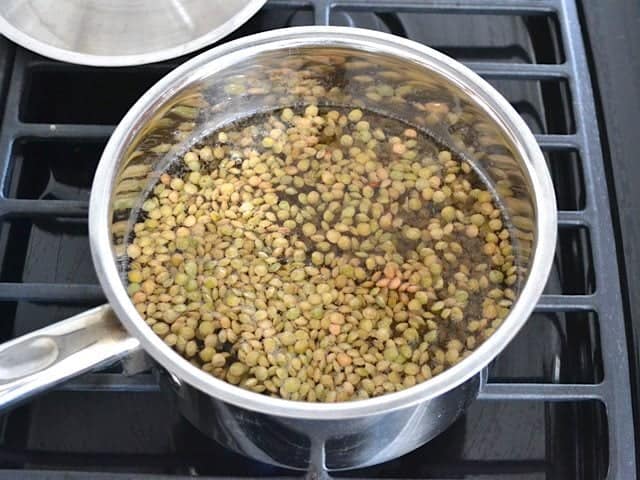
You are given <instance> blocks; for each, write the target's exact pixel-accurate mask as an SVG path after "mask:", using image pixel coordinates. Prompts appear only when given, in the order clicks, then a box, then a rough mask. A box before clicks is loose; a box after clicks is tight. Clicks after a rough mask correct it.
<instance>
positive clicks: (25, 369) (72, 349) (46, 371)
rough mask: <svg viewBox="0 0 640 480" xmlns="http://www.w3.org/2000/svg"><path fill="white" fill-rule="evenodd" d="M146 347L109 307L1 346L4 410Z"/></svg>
mask: <svg viewBox="0 0 640 480" xmlns="http://www.w3.org/2000/svg"><path fill="white" fill-rule="evenodd" d="M139 348H140V343H139V342H138V340H137V339H136V338H134V337H132V336H130V335H129V334H128V333H127V331H126V330H125V329H124V328H123V327H122V325H121V324H120V321H119V320H118V319H117V317H116V316H115V314H114V313H113V310H112V309H111V307H110V306H109V305H102V306H100V307H96V308H93V309H91V310H87V311H86V312H83V313H80V314H78V315H75V316H73V317H70V318H67V319H66V320H62V321H61V322H58V323H55V324H53V325H51V326H49V327H45V328H43V329H41V330H36V331H35V332H31V333H29V334H27V335H24V336H22V337H18V338H16V339H14V340H11V341H9V342H7V343H5V344H2V345H0V411H2V410H6V409H7V408H9V407H11V406H13V405H15V404H17V403H20V402H23V401H25V400H27V399H28V398H30V397H31V396H33V395H35V394H37V393H40V392H42V391H44V390H47V389H49V388H51V387H53V386H54V385H57V384H59V383H62V382H64V381H66V380H69V379H71V378H73V377H76V376H77V375H80V374H81V373H85V372H88V371H89V370H94V369H96V368H97V367H102V366H106V365H109V364H111V363H113V362H115V361H117V360H118V359H120V358H122V357H123V356H125V355H127V354H129V353H132V352H133V351H135V350H137V349H139Z"/></svg>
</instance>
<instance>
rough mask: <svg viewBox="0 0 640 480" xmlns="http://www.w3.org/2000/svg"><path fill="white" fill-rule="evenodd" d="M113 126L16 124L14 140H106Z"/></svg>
mask: <svg viewBox="0 0 640 480" xmlns="http://www.w3.org/2000/svg"><path fill="white" fill-rule="evenodd" d="M114 129H115V126H114V125H88V124H81V123H56V124H53V123H22V122H19V123H17V124H16V125H15V126H14V127H13V130H14V132H15V133H14V138H19V137H39V138H82V139H83V140H87V139H89V140H94V139H96V140H107V139H108V138H109V137H110V136H111V134H112V133H113V130H114Z"/></svg>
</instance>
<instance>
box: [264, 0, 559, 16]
mask: <svg viewBox="0 0 640 480" xmlns="http://www.w3.org/2000/svg"><path fill="white" fill-rule="evenodd" d="M272 1H273V0H272ZM278 1H279V0H276V3H277V2H278ZM320 1H321V2H322V3H325V0H320ZM280 3H287V2H286V1H281V2H280ZM313 3H314V4H315V3H317V2H315V1H314V2H313ZM327 3H328V2H327ZM330 3H331V5H332V7H333V8H335V9H343V8H348V9H349V10H368V11H374V12H384V11H389V12H405V13H411V12H418V13H429V12H438V13H475V14H482V13H487V14H488V13H491V14H503V15H515V14H520V15H535V14H544V13H548V12H552V11H554V9H555V2H553V1H548V0H540V1H532V0H474V1H473V2H466V3H463V2H460V1H459V0H429V1H428V2H427V1H424V0H333V1H331V2H330Z"/></svg>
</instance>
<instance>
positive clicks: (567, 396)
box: [478, 383, 602, 402]
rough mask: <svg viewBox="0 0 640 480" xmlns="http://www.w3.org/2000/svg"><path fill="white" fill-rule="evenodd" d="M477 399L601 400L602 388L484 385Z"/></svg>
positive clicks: (549, 385) (509, 384)
mask: <svg viewBox="0 0 640 480" xmlns="http://www.w3.org/2000/svg"><path fill="white" fill-rule="evenodd" d="M478 399H480V400H538V401H545V402H572V401H577V400H594V399H595V400H600V399H602V387H601V384H599V385H589V384H584V385H583V384H556V383H486V384H484V385H483V386H482V388H481V391H480V394H479V396H478Z"/></svg>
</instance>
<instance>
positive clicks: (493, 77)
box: [0, 0, 636, 480]
mask: <svg viewBox="0 0 640 480" xmlns="http://www.w3.org/2000/svg"><path fill="white" fill-rule="evenodd" d="M581 19H582V20H583V22H584V18H583V13H582V12H579V11H578V9H577V6H576V4H575V3H574V1H573V0H529V1H526V0H522V1H521V0H518V1H509V0H477V1H476V0H474V1H471V0H469V1H468V2H465V1H457V0H456V1H451V0H425V1H419V0H368V1H367V0H270V1H269V2H268V3H267V5H266V6H265V7H264V8H263V9H262V10H261V11H260V12H259V13H258V14H257V15H256V16H254V17H253V18H252V19H251V20H250V21H249V22H248V23H247V24H245V25H244V26H243V27H241V28H240V29H239V30H238V31H236V32H235V33H234V34H233V35H231V36H230V37H229V38H228V39H226V40H225V41H227V40H229V39H231V38H237V37H239V36H244V35H248V34H251V33H256V32H260V31H264V30H269V29H274V28H281V27H288V26H294V25H313V24H319V25H326V24H332V25H347V26H357V27H363V28H371V29H376V30H381V31H386V32H390V33H394V34H396V35H400V36H403V37H407V38H410V39H412V40H416V41H418V42H422V43H424V44H426V45H429V46H431V47H434V48H436V49H438V50H440V51H442V52H444V53H446V54H448V55H450V56H452V57H454V58H456V59H457V60H460V61H462V62H463V63H466V64H467V65H468V66H470V67H471V68H472V69H474V70H475V71H477V72H478V73H479V74H481V75H482V76H483V77H485V78H486V79H487V80H489V81H490V82H491V83H492V84H493V85H494V86H495V87H496V88H497V89H498V90H499V91H500V92H501V93H502V94H503V95H504V96H505V97H506V98H507V99H508V100H509V101H510V102H511V103H512V105H513V106H514V107H515V108H516V110H517V111H518V112H519V113H520V114H521V115H522V117H523V118H524V119H525V121H526V122H527V124H528V125H529V127H530V128H531V129H532V131H533V132H534V133H535V134H536V136H537V139H538V141H539V143H540V146H541V147H542V150H543V152H544V153H545V155H546V157H547V160H548V165H549V168H550V171H551V173H552V177H553V181H554V185H555V187H556V195H557V202H558V209H559V241H558V245H557V252H556V257H555V262H554V269H553V271H552V274H551V276H550V279H549V282H548V284H547V287H546V290H545V294H544V295H543V297H542V299H541V301H540V302H539V304H538V306H537V308H536V311H535V313H534V314H533V315H532V318H531V319H530V320H529V322H528V323H527V325H526V327H525V328H524V329H523V330H522V331H521V333H520V334H519V335H518V336H517V337H516V339H515V340H514V341H513V342H512V343H511V344H510V345H509V347H508V348H507V349H506V350H505V351H504V352H503V353H502V354H501V355H500V356H499V357H498V358H497V359H496V360H495V361H494V362H493V363H492V364H491V366H490V367H489V368H488V369H487V371H486V372H485V373H486V375H487V378H488V384H487V386H486V388H484V389H483V391H482V393H481V395H480V398H479V399H478V401H476V402H475V403H474V404H473V405H472V406H471V407H470V408H469V410H468V411H467V412H466V413H465V414H464V415H463V416H462V417H461V418H460V419H459V420H458V421H457V422H456V423H455V424H454V425H453V426H451V427H450V428H449V429H448V430H447V431H445V432H444V433H443V434H441V435H440V436H439V437H437V438H436V439H434V440H433V441H431V442H429V443H428V444H426V445H425V446H423V447H422V448H420V449H419V450H416V451H415V452H413V453H410V454H408V455H406V456H404V457H402V458H399V459H397V460H394V461H392V462H388V463H385V464H382V465H378V466H375V467H370V468H367V469H363V470H359V471H350V472H340V473H336V474H333V475H332V476H333V477H345V478H367V479H371V478H386V479H388V478H397V479H407V478H412V479H417V478H421V479H422V478H425V479H426V478H429V479H433V478H504V479H516V478H517V479H527V480H529V479H569V478H581V479H582V478H584V479H603V478H611V479H625V480H626V479H631V478H635V475H636V463H635V448H634V430H633V428H634V421H633V411H632V389H631V387H630V373H629V370H630V366H633V365H630V362H629V357H628V355H627V341H626V339H627V330H626V328H627V327H628V325H626V324H625V314H627V316H628V308H626V307H628V304H627V303H626V302H628V299H626V298H625V296H624V295H623V294H622V291H623V290H622V288H621V278H622V277H621V275H620V271H621V269H620V268H619V265H618V260H617V259H619V258H622V257H621V255H620V251H619V247H617V245H619V242H618V243H616V237H615V229H614V227H615V226H616V225H618V223H617V221H618V219H617V218H612V212H616V209H615V205H614V203H613V202H612V199H613V197H612V196H610V193H609V192H608V189H607V185H606V182H605V180H604V179H605V178H606V171H607V168H609V167H608V164H607V162H606V161H605V160H606V157H605V156H603V142H602V138H601V135H600V132H601V126H599V124H598V121H597V111H596V109H597V107H598V106H599V105H600V104H599V103H598V99H597V98H596V97H595V96H594V93H593V91H594V90H593V88H592V83H591V82H592V78H591V76H590V72H589V61H590V57H588V56H587V50H586V48H585V46H588V44H586V43H585V36H584V32H583V31H582V29H581V23H580V20H581ZM184 60H185V58H181V59H177V60H172V61H169V62H163V63H158V64H153V65H147V66H141V67H127V68H119V69H97V68H88V67H80V66H75V65H69V64H63V63H59V62H56V61H53V60H49V59H46V58H43V57H39V56H37V55H35V54H33V53H30V52H28V51H26V50H24V49H22V48H20V47H17V46H15V45H13V44H11V43H10V42H8V41H6V40H4V39H0V111H2V113H3V117H2V124H1V125H0V166H1V169H0V183H1V188H2V190H1V196H0V318H2V322H0V340H2V341H6V340H9V339H11V338H13V337H15V336H18V335H21V334H24V333H27V332H30V331H32V330H34V329H37V328H41V327H43V326H46V325H49V324H52V323H54V322H56V321H58V320H61V319H64V318H66V317H68V316H70V315H72V314H75V313H79V312H81V311H83V310H85V309H87V308H88V307H91V306H95V305H99V304H101V303H102V302H104V300H105V299H104V295H103V293H102V291H101V289H100V287H99V285H98V282H97V279H96V276H95V272H94V270H93V266H92V263H91V256H90V251H89V243H88V237H87V207H88V198H89V191H90V187H91V181H92V178H93V174H94V172H95V169H96V166H97V163H98V160H99V157H100V154H101V151H102V148H103V147H104V145H105V143H106V141H107V139H108V137H109V135H110V133H111V132H112V130H113V128H114V126H115V125H116V124H117V122H118V121H119V119H120V118H121V117H122V116H123V115H124V113H125V112H126V110H127V109H128V107H130V106H131V105H132V104H133V102H134V101H135V100H136V99H137V98H138V97H139V96H140V95H141V94H142V93H143V92H144V91H145V90H146V89H147V88H149V87H150V86H151V85H153V83H154V82H156V81H157V80H158V79H160V78H161V77H162V76H163V75H164V74H166V73H167V72H169V71H170V70H171V69H173V68H174V67H176V66H177V65H179V64H180V63H182V62H183V61H184ZM622 281H623V283H624V279H623V280H622ZM194 476H195V477H201V478H211V479H217V478H232V477H240V478H254V477H269V478H285V477H286V478H289V477H291V478H302V477H303V476H304V474H303V473H300V472H294V471H288V470H284V469H280V468H276V467H272V466H269V465H265V464H260V463H257V462H254V461H251V460H249V459H246V458H244V457H241V456H239V455H237V454H235V453H233V452H230V451H227V450H225V449H224V448H222V447H220V446H219V445H217V444H215V443H214V441H213V440H210V439H209V438H207V437H205V436H203V435H202V434H201V433H199V431H198V430H196V429H195V428H194V427H192V426H191V425H190V424H189V423H188V422H187V421H186V420H184V419H182V418H181V417H180V416H179V415H178V414H177V413H176V412H174V411H173V410H172V407H171V405H170V404H169V403H168V401H167V400H166V398H165V396H163V394H162V392H161V391H160V390H159V388H158V385H157V383H156V381H155V378H154V376H153V375H152V374H151V373H149V372H143V373H139V374H136V375H133V376H127V375H124V374H123V372H122V370H121V368H120V367H111V368H109V369H107V370H103V371H100V372H95V373H91V374H87V375H85V376H83V377H80V378H78V379H75V380H73V381H71V382H70V383H67V384H65V385H63V386H61V387H59V388H58V389H57V390H56V391H52V392H49V393H46V394H44V395H41V396H39V397H37V398H36V399H34V400H32V401H30V402H29V403H28V404H26V405H24V406H22V407H19V408H17V409H15V410H13V411H11V412H9V413H8V414H6V415H4V416H2V417H1V418H0V479H3V478H7V479H9V478H10V479H45V478H46V479H52V480H56V479H75V478H78V479H80V478H82V479H104V478H117V479H145V480H152V479H153V480H156V479H179V478H192V477H194Z"/></svg>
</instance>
